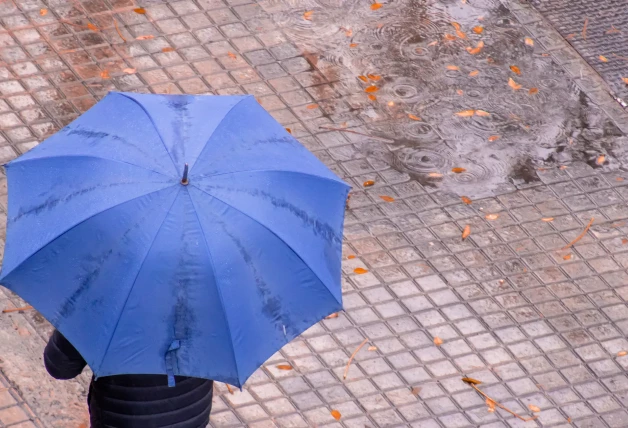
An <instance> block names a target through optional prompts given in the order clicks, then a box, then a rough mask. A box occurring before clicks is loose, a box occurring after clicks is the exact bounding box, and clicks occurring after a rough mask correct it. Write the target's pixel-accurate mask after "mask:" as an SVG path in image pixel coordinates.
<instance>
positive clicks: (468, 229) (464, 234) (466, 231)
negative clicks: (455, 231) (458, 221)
mask: <svg viewBox="0 0 628 428" xmlns="http://www.w3.org/2000/svg"><path fill="white" fill-rule="evenodd" d="M469 235H471V226H469V225H468V224H467V225H466V226H465V227H464V229H463V231H462V240H463V241H464V240H465V239H467V238H468V237H469Z"/></svg>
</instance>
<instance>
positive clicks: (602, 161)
mask: <svg viewBox="0 0 628 428" xmlns="http://www.w3.org/2000/svg"><path fill="white" fill-rule="evenodd" d="M604 161H606V156H604V155H599V156H598V157H597V159H596V160H595V163H597V164H598V165H602V164H603V163H604Z"/></svg>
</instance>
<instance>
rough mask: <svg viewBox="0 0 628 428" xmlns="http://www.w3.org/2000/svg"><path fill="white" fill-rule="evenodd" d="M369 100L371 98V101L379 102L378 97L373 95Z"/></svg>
mask: <svg viewBox="0 0 628 428" xmlns="http://www.w3.org/2000/svg"><path fill="white" fill-rule="evenodd" d="M368 98H369V100H371V101H376V100H377V97H376V96H375V95H371V94H369V97H368Z"/></svg>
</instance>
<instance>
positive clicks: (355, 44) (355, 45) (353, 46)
mask: <svg viewBox="0 0 628 428" xmlns="http://www.w3.org/2000/svg"><path fill="white" fill-rule="evenodd" d="M357 46H358V44H357V43H351V44H350V45H349V47H350V48H355V47H357Z"/></svg>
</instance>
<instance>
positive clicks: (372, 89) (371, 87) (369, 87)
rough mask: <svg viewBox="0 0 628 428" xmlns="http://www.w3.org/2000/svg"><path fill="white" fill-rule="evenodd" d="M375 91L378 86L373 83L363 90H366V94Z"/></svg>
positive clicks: (377, 89)
mask: <svg viewBox="0 0 628 428" xmlns="http://www.w3.org/2000/svg"><path fill="white" fill-rule="evenodd" d="M377 91H379V88H378V87H377V86H375V85H370V86H367V87H366V88H365V89H364V92H366V93H367V94H372V93H373V92H377Z"/></svg>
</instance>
